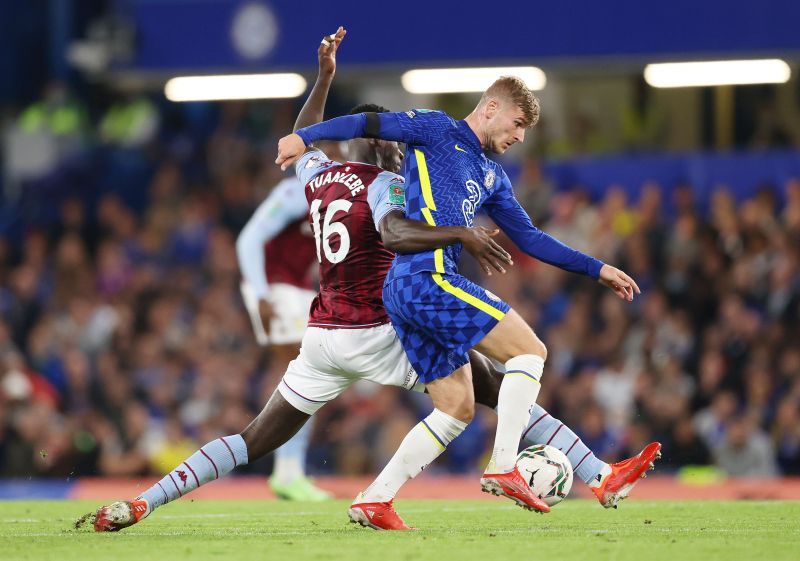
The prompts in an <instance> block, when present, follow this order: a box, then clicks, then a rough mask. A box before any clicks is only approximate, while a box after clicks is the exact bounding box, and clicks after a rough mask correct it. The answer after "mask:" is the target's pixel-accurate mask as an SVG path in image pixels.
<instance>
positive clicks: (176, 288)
mask: <svg viewBox="0 0 800 561" xmlns="http://www.w3.org/2000/svg"><path fill="white" fill-rule="evenodd" d="M58 94H59V92H54V93H52V94H51V95H54V96H56V98H55V101H54V102H53V103H55V102H60V103H66V102H65V101H64V100H65V98H64V97H63V95H62V96H61V97H58ZM73 109H74V111H71V112H69V111H68V112H67V113H68V114H62V115H61V117H60V118H56V117H55V115H54V114H51V113H50V110H49V109H48V106H44V107H40V108H39V109H37V111H38V113H36V112H35V111H34V112H31V113H27V115H26V113H24V112H23V113H21V114H20V115H19V116H18V117H17V118H16V120H9V121H8V122H7V123H5V124H6V130H5V138H6V154H7V158H6V165H5V169H4V172H5V173H4V176H5V178H6V181H5V187H6V190H5V195H4V197H5V198H4V201H3V205H2V209H1V210H2V212H0V224H2V225H3V226H4V229H2V230H0V476H6V477H12V476H13V477H30V476H34V477H35V476H52V477H72V476H79V475H90V474H92V475H94V474H102V475H119V476H132V475H142V474H151V473H162V472H165V471H167V470H169V469H171V468H172V467H173V466H174V465H175V464H176V463H178V462H179V461H181V460H182V459H183V458H184V457H185V456H187V455H188V454H190V453H191V452H193V451H194V450H195V449H196V448H197V447H199V446H200V445H202V444H203V443H205V442H207V441H209V440H211V439H213V438H216V437H218V436H221V435H225V434H231V433H234V432H239V431H241V430H242V429H243V428H244V427H245V426H246V424H247V423H248V421H249V420H250V419H251V418H252V417H253V416H254V415H255V414H256V413H257V412H258V411H259V410H260V408H261V406H262V405H263V404H264V403H265V400H266V398H267V396H268V395H269V394H270V393H271V391H272V390H273V388H274V387H275V385H276V384H277V382H278V380H279V379H280V376H281V375H282V372H281V371H279V370H278V369H277V368H276V364H275V361H273V360H271V357H270V353H269V351H268V350H265V349H262V348H260V347H258V346H257V345H256V344H255V340H254V337H253V334H252V332H251V328H250V325H249V321H248V318H247V316H246V314H245V312H244V308H243V305H242V303H241V298H240V295H239V290H238V285H239V279H240V275H239V271H238V266H237V262H236V253H235V245H234V244H235V239H236V235H237V234H238V232H239V230H240V229H241V228H242V226H243V225H244V223H245V222H246V221H247V219H248V218H249V215H250V213H251V212H252V211H253V210H254V209H255V207H256V206H257V204H258V203H259V202H260V201H261V200H263V198H264V196H265V195H266V194H267V193H268V192H269V189H270V188H271V187H272V185H274V184H275V183H277V181H278V180H279V179H280V170H279V169H278V168H277V167H276V166H274V165H273V164H272V161H273V160H274V155H273V154H274V147H275V144H276V142H275V141H276V137H277V136H278V131H285V130H287V129H289V128H290V126H291V122H292V119H293V116H294V114H295V108H294V107H293V106H292V105H291V103H287V104H283V105H281V104H280V103H278V104H274V105H271V106H270V109H268V110H264V111H261V110H258V109H257V108H256V107H255V106H253V105H248V104H243V103H232V104H225V105H220V106H217V107H216V108H215V109H213V110H209V109H207V108H206V109H203V108H197V107H195V108H192V107H191V106H185V107H183V108H181V109H180V110H178V109H174V110H172V111H171V112H170V111H160V110H158V109H157V108H156V107H155V106H153V105H152V104H151V103H150V102H147V101H146V100H142V99H130V100H127V101H121V102H120V103H119V104H117V105H115V106H113V107H112V106H110V107H109V108H108V110H107V112H105V113H104V114H103V115H97V116H94V117H93V116H91V115H89V116H87V115H85V114H84V112H83V111H82V110H80V109H79V108H77V106H75V107H74V108H73ZM59 127H60V128H59ZM66 140H69V141H66ZM20 142H21V143H22V144H19V143H20ZM25 142H28V143H30V144H29V146H36V145H43V143H44V144H47V145H49V146H50V147H51V148H52V150H51V152H48V154H49V155H50V158H49V159H47V161H41V160H42V159H41V158H40V159H39V160H37V161H30V158H29V157H28V156H30V152H28V151H26V150H22V149H21V148H20V147H24V146H25V144H24V143H25ZM15 143H16V144H15ZM14 147H16V148H14ZM14 150H17V152H14ZM9 154H10V156H9ZM14 154H17V156H18V157H17V159H14ZM26 155H27V156H26ZM23 156H25V157H23ZM26 157H28V159H27V160H26V159H25V158H26ZM19 158H22V160H20V159H19ZM515 185H516V189H517V192H518V196H519V198H520V200H521V202H522V203H523V205H524V206H525V207H526V208H527V209H528V211H529V212H530V214H531V215H532V217H533V218H534V221H535V223H536V224H537V225H538V226H540V227H541V228H542V229H543V230H545V231H547V232H549V233H551V234H552V235H554V236H556V237H557V238H559V239H561V240H562V241H564V242H565V243H568V244H569V245H572V246H573V247H575V248H578V249H580V250H582V251H585V252H588V253H590V254H592V255H595V256H596V257H598V258H600V259H602V260H604V261H606V262H609V263H611V264H614V265H616V266H619V267H620V268H623V269H624V270H626V271H627V272H628V273H629V274H631V275H632V276H633V277H634V278H635V279H636V280H637V282H638V284H639V286H640V287H641V289H642V294H641V296H638V297H637V298H636V299H635V300H634V302H633V303H627V302H624V301H622V300H619V299H618V298H616V297H615V296H614V295H613V294H612V293H611V292H609V291H606V290H605V289H603V288H602V287H601V286H600V285H598V284H596V283H593V282H591V281H590V280H588V279H586V278H583V277H578V276H575V275H571V274H568V273H564V272H563V271H560V270H557V269H555V268H553V267H550V266H547V265H544V264H541V263H538V262H536V261H534V260H532V259H528V258H526V257H525V256H523V255H521V254H520V252H519V251H518V250H516V248H514V247H513V245H512V244H511V242H509V241H507V240H505V242H504V245H505V246H506V247H507V248H508V249H510V250H511V251H512V253H513V255H514V258H515V263H516V265H515V266H514V267H513V268H512V269H511V270H510V271H509V272H508V274H506V275H495V276H492V277H489V278H483V277H482V276H481V274H480V273H479V272H478V271H477V268H476V267H475V266H474V263H470V262H469V261H468V260H467V261H466V262H465V264H464V272H465V273H466V274H467V275H468V276H471V277H472V278H475V279H476V280H479V281H480V282H482V283H484V285H485V286H486V287H487V288H489V289H490V290H492V291H493V292H495V293H497V294H498V295H500V296H502V297H503V298H505V299H506V300H507V301H508V302H509V303H510V304H511V305H512V306H513V307H515V308H516V309H517V310H518V311H519V312H520V313H521V314H522V315H523V317H524V318H526V319H527V320H528V321H529V322H530V324H531V325H532V326H534V328H535V329H536V331H537V332H538V333H539V334H540V336H541V338H542V339H543V341H544V342H545V343H546V344H547V346H548V349H549V358H548V361H547V365H546V369H545V375H544V378H543V389H542V393H541V397H540V403H541V404H542V405H543V406H545V407H546V408H548V409H549V410H550V411H551V413H552V414H553V415H554V416H556V417H559V418H560V419H561V420H563V421H564V422H566V423H568V424H570V425H571V426H572V428H573V429H574V430H575V431H576V432H577V433H578V434H579V435H580V436H581V437H582V438H583V439H584V441H585V442H586V443H587V445H589V446H590V447H591V448H592V449H593V450H594V451H595V453H597V454H598V456H600V457H601V458H604V459H606V460H609V461H611V460H616V459H619V458H622V457H625V456H627V455H630V454H633V453H636V452H637V451H638V450H639V449H640V447H641V446H642V445H643V444H645V443H646V442H648V441H649V440H651V439H659V440H661V441H662V442H663V443H664V458H663V460H662V462H661V464H660V468H661V469H662V470H663V471H665V472H666V471H676V470H679V469H681V468H682V467H685V466H706V465H710V466H716V467H717V468H718V469H719V470H721V471H722V472H724V473H726V474H729V475H732V476H775V475H780V474H787V475H788V474H794V475H798V474H800V345H798V342H800V341H799V340H798V333H800V180H790V181H788V182H787V183H786V184H785V185H772V186H764V188H763V189H761V190H760V191H759V192H758V194H757V195H756V196H754V197H752V198H750V199H748V200H744V201H738V200H737V198H736V197H735V196H734V194H733V193H731V192H729V191H728V190H727V189H726V188H725V186H719V188H718V189H716V191H715V192H714V194H713V197H712V200H711V203H710V206H709V209H708V210H707V211H705V210H704V211H702V212H701V210H699V209H700V207H699V205H697V204H696V201H695V200H694V197H693V190H692V187H691V186H689V185H684V186H679V187H677V188H674V189H673V188H672V186H669V187H670V188H669V189H667V188H665V186H659V185H657V184H648V185H644V186H642V189H641V190H640V194H639V197H638V198H637V199H636V200H629V199H628V198H627V196H626V195H625V193H624V192H623V191H622V190H620V189H615V188H613V187H611V188H609V189H608V190H607V191H606V193H605V195H604V197H603V198H602V199H601V200H595V201H593V200H590V198H589V197H588V195H586V193H585V192H584V191H583V190H581V189H580V188H579V187H577V186H576V187H575V188H572V189H567V190H564V189H556V188H554V186H553V185H552V184H551V183H550V182H549V181H548V180H547V178H546V177H543V176H542V172H541V168H540V166H539V162H538V160H537V158H536V157H534V156H531V155H529V156H526V157H525V158H524V161H523V162H522V165H521V167H520V171H519V174H518V176H517V178H516V180H515ZM429 409H430V402H429V400H428V398H427V397H426V396H424V395H417V394H409V393H405V392H402V391H400V390H397V389H394V388H381V387H377V386H372V385H358V386H356V387H355V388H353V389H351V390H350V391H348V392H347V393H346V394H345V395H344V396H342V397H341V398H340V399H339V400H337V401H336V402H334V403H332V404H330V405H328V406H326V407H325V408H323V409H322V410H321V411H320V413H319V414H318V417H317V421H316V424H315V428H314V435H313V439H312V445H311V450H310V457H309V463H310V471H311V472H312V473H336V474H344V475H347V474H360V473H367V472H374V471H376V470H377V469H379V468H380V467H381V466H382V465H383V463H384V462H386V461H387V460H388V458H389V457H390V456H391V455H392V453H393V452H394V450H395V449H396V447H397V445H398V444H399V442H400V440H401V439H402V438H403V436H404V435H405V433H406V432H407V431H408V430H409V429H410V428H411V426H413V424H414V423H416V422H417V420H418V419H419V418H421V417H423V416H424V415H426V414H427V413H428V412H429ZM494 422H495V415H494V412H492V411H489V410H481V409H480V408H479V414H478V416H477V417H476V419H475V421H474V422H473V423H472V425H471V426H470V427H469V428H468V430H467V431H466V432H465V433H464V434H463V435H462V436H460V437H459V438H458V439H457V440H456V441H455V442H454V443H453V444H452V445H451V446H450V448H449V449H448V451H447V452H446V454H445V455H444V456H443V457H442V459H441V460H440V461H438V462H437V464H436V466H432V469H435V470H442V471H456V472H472V471H475V470H477V469H478V467H479V466H480V467H482V465H483V463H484V462H485V460H486V458H485V454H486V453H487V450H488V449H490V444H491V441H492V439H493V432H494V426H493V425H494ZM269 462H270V460H269V459H266V460H265V461H263V462H260V463H257V464H255V465H253V466H248V467H247V468H246V470H249V471H251V472H265V471H267V470H268V469H269Z"/></svg>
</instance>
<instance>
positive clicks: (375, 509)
mask: <svg viewBox="0 0 800 561" xmlns="http://www.w3.org/2000/svg"><path fill="white" fill-rule="evenodd" d="M363 498H364V494H363V493H359V494H358V496H357V497H356V500H355V501H353V504H351V505H350V510H348V511H347V514H348V515H349V516H350V522H353V523H356V522H358V523H359V524H361V525H362V526H364V527H365V528H372V529H373V530H416V528H412V527H411V526H409V525H408V524H406V523H405V522H403V519H402V518H400V515H399V514H397V511H395V509H394V506H393V505H392V502H393V501H388V502H382V503H367V502H359V501H363Z"/></svg>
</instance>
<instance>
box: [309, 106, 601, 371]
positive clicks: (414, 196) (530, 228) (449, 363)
mask: <svg viewBox="0 0 800 561" xmlns="http://www.w3.org/2000/svg"><path fill="white" fill-rule="evenodd" d="M297 133H298V134H299V135H300V137H301V138H303V141H304V142H305V143H306V144H307V145H308V144H310V143H312V142H314V141H316V140H321V139H330V140H346V139H350V138H358V137H365V136H366V137H375V138H382V139H385V140H396V141H398V142H404V143H406V145H407V149H406V157H405V160H404V164H403V165H404V169H403V175H404V176H405V183H406V201H407V202H406V215H407V216H408V217H409V218H412V219H416V220H421V221H424V222H427V223H428V224H430V225H432V226H472V224H473V221H474V219H475V214H476V213H477V212H478V210H480V209H483V210H484V211H486V213H487V214H488V215H489V216H490V217H491V218H492V220H494V222H495V223H496V224H497V225H498V226H499V227H500V228H502V229H503V231H504V232H505V233H506V234H507V235H508V236H509V238H511V240H512V241H514V243H515V244H516V245H517V246H519V248H520V249H522V250H523V251H525V252H526V253H528V254H529V255H532V256H533V257H536V258H537V259H540V260H541V261H544V262H546V263H550V264H552V265H556V266H558V267H561V268H562V269H566V270H568V271H572V272H576V273H582V274H586V275H589V276H591V277H593V278H597V277H598V276H599V272H600V268H601V267H602V265H603V264H602V263H601V262H600V261H598V260H597V259H594V258H592V257H590V256H588V255H585V254H583V253H581V252H579V251H576V250H574V249H572V248H570V247H567V246H565V245H564V244H562V243H561V242H559V241H558V240H556V239H554V238H552V237H551V236H549V235H547V234H545V233H544V232H542V231H541V230H539V229H538V228H536V227H535V226H534V225H533V224H532V223H531V220H530V218H529V217H528V214H527V213H526V212H525V210H524V209H523V208H522V206H521V205H520V204H519V202H518V201H517V200H516V198H515V197H514V192H513V189H512V186H511V182H510V181H509V179H508V176H507V175H506V173H505V171H503V168H502V167H501V166H500V165H499V164H497V163H496V162H493V161H492V160H490V159H489V158H487V157H486V155H485V154H484V152H483V149H482V147H481V144H480V141H479V139H478V137H477V136H476V135H475V133H474V132H473V131H472V129H471V128H470V127H469V125H468V124H467V123H466V122H465V121H457V120H455V119H453V118H451V117H450V116H448V115H447V114H445V113H442V112H440V111H430V110H425V109H414V110H411V111H406V112H401V113H362V114H359V115H348V116H345V117H339V118H336V119H332V120H330V121H326V122H324V123H319V124H317V125H313V126H311V127H308V128H306V129H301V130H299V131H297ZM461 249H462V248H461V246H460V245H452V246H448V247H446V248H441V249H437V250H434V251H424V252H421V253H416V254H405V255H398V256H397V257H395V261H394V263H393V264H392V268H391V270H390V271H389V274H388V275H387V277H386V282H385V285H384V289H383V303H384V306H385V307H386V311H387V313H388V314H389V317H390V318H391V320H392V324H393V325H394V327H395V330H396V331H397V333H398V335H399V337H400V339H401V341H402V343H403V347H404V349H405V350H406V353H407V354H408V356H409V359H410V360H411V363H412V364H413V366H414V368H415V370H416V371H417V372H418V373H419V374H420V377H421V379H422V380H423V381H424V382H426V383H428V382H431V381H433V380H435V379H436V378H441V377H443V376H447V375H449V374H450V373H451V372H453V371H454V370H456V369H457V368H460V367H461V366H463V365H464V364H466V363H467V362H468V355H467V351H468V350H469V349H470V348H472V347H474V346H475V345H476V344H477V343H479V342H480V341H481V340H482V339H483V338H484V337H485V336H486V335H487V334H488V333H489V331H491V330H492V328H494V326H495V325H496V324H497V322H498V321H500V320H501V319H502V318H503V317H504V315H505V314H506V313H507V312H508V310H509V306H508V304H506V303H505V302H503V301H502V300H500V299H499V298H498V297H496V296H495V295H494V294H492V293H490V292H488V291H486V290H484V289H483V288H481V287H480V286H478V285H477V284H475V283H473V282H471V281H469V280H468V279H466V278H464V277H462V276H460V275H459V274H458V261H459V257H460V254H461Z"/></svg>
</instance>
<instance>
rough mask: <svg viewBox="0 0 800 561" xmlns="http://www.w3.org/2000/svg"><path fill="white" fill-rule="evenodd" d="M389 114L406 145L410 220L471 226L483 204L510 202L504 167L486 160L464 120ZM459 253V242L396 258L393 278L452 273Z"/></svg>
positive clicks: (416, 113) (428, 113) (432, 113)
mask: <svg viewBox="0 0 800 561" xmlns="http://www.w3.org/2000/svg"><path fill="white" fill-rule="evenodd" d="M394 115H397V117H396V122H397V125H398V126H399V128H400V129H401V131H402V136H403V137H404V138H405V139H406V142H407V149H406V155H405V159H404V164H403V175H404V176H405V177H406V182H407V184H406V196H407V203H406V215H407V216H408V217H409V218H413V219H415V220H421V221H424V222H426V223H428V224H430V225H431V226H472V224H473V222H474V221H475V214H476V213H477V212H478V210H479V209H480V208H481V207H482V206H484V205H489V207H491V206H492V205H493V204H496V203H498V202H499V201H501V200H503V199H508V198H513V191H512V190H511V184H510V182H509V181H508V177H507V176H506V174H505V172H504V171H503V168H502V167H501V166H500V165H499V164H497V163H496V162H493V161H492V160H490V159H489V158H487V157H486V155H485V154H484V153H483V150H482V148H481V145H480V142H479V141H478V138H477V137H476V136H475V133H473V132H472V130H471V129H470V128H469V126H468V125H467V124H466V122H464V121H456V120H455V119H452V118H451V117H449V116H448V115H446V114H445V113H442V112H440V111H426V110H412V111H407V112H405V113H396V114H394ZM381 117H384V115H381ZM487 210H488V209H487ZM461 249H462V246H461V244H456V245H451V246H448V247H446V248H444V249H437V250H434V251H425V252H422V253H414V254H405V255H398V256H397V258H396V259H395V264H394V267H395V269H394V271H393V274H394V275H395V276H402V275H404V274H414V273H418V272H421V271H435V272H439V273H453V274H455V273H457V272H458V261H459V258H460V255H461Z"/></svg>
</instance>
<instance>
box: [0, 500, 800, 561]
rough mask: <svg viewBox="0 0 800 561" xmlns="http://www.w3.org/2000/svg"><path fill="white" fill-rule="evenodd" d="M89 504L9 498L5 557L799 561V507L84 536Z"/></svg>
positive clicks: (480, 507) (212, 517)
mask: <svg viewBox="0 0 800 561" xmlns="http://www.w3.org/2000/svg"><path fill="white" fill-rule="evenodd" d="M96 506H97V503H93V502H87V501H24V502H23V501H7V502H0V559H3V560H6V561H11V560H17V559H30V560H37V561H38V560H48V559H54V560H59V561H71V560H80V561H89V560H93V559H103V560H109V561H117V560H120V559H138V560H142V561H158V560H162V559H163V560H170V561H173V560H177V559H187V560H192V561H201V560H205V559H217V560H232V561H240V560H249V559H259V560H264V559H270V560H271V559H275V560H286V561H306V560H314V561H320V560H326V559H331V560H339V559H367V560H370V561H373V560H374V561H384V560H395V559H399V560H409V561H425V560H434V561H448V560H451V559H452V560H456V561H467V560H472V559H475V560H481V561H487V560H497V561H500V560H507V559H511V560H514V561H517V560H519V561H523V560H524V561H533V560H549V559H552V560H553V561H566V560H571V559H580V560H599V559H613V560H615V561H626V560H636V561H654V560H660V559H664V560H669V561H687V560H689V561H691V560H695V559H696V560H703V561H708V560H714V559H720V560H725V561H731V560H738V559H742V560H748V561H753V560H756V561H777V560H782V559H786V560H792V561H797V560H800V502H756V501H747V502H700V501H690V502H646V501H635V500H632V501H629V502H625V503H623V504H622V505H621V506H620V508H619V510H616V511H614V510H609V511H606V510H604V509H602V508H600V506H599V505H598V504H597V503H595V502H590V501H578V500H575V501H567V502H565V503H563V504H561V505H558V507H556V508H555V509H553V512H551V513H550V514H548V515H537V514H534V513H530V512H527V511H523V510H522V509H519V508H517V507H514V506H513V505H511V504H506V503H505V502H503V501H501V500H500V499H498V500H497V501H496V502H493V501H410V500H409V501H402V500H401V501H399V502H398V504H397V508H398V510H399V512H400V513H401V515H403V516H404V517H405V519H406V521H407V522H408V523H409V524H411V525H416V526H418V527H419V528H421V530H420V531H418V532H413V533H412V532H375V531H373V530H369V529H366V528H361V527H360V526H356V525H354V524H350V523H349V522H348V520H347V514H346V512H347V506H348V503H347V502H346V501H334V502H330V503H322V504H319V503H316V504H310V503H305V504H298V503H282V502H272V501H270V502H257V501H246V502H245V501H220V502H216V501H195V502H191V501H189V500H183V501H180V502H177V503H174V504H171V505H167V506H165V507H163V508H161V509H159V510H158V511H157V512H156V513H155V514H153V515H152V516H150V517H149V518H148V519H146V520H145V521H144V522H142V523H141V524H138V525H136V526H134V527H132V528H128V529H127V530H123V531H122V532H120V533H116V534H95V533H93V532H90V531H88V530H75V529H74V525H73V524H74V520H75V519H76V518H78V517H79V516H80V515H81V514H83V513H84V512H87V511H89V510H92V509H94V508H95V507H96Z"/></svg>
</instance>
